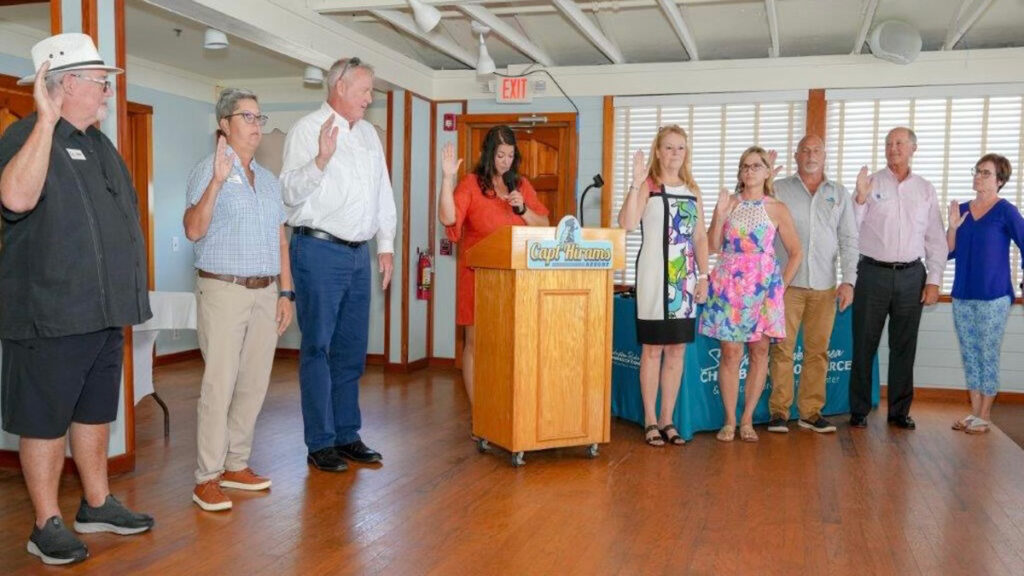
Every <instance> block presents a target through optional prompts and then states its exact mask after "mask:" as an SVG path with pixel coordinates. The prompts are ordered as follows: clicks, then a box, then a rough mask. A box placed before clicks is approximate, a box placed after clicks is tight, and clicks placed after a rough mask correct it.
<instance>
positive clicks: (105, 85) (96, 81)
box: [68, 74, 111, 92]
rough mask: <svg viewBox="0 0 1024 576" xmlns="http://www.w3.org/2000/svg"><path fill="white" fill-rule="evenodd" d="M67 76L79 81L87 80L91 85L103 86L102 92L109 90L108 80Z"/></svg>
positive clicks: (78, 75)
mask: <svg viewBox="0 0 1024 576" xmlns="http://www.w3.org/2000/svg"><path fill="white" fill-rule="evenodd" d="M68 76H74V77H75V78H78V79H80V80H87V81H89V82H92V83H93V84H99V85H100V86H103V91H104V92H106V91H108V90H110V85H111V82H110V80H109V79H108V78H104V79H103V80H99V79H97V78H89V77H88V76H83V75H82V74H68Z"/></svg>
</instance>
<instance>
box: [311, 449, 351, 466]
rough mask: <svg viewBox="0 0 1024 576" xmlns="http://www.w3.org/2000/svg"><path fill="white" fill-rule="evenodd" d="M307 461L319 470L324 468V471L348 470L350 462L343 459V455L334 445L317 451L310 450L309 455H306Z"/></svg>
mask: <svg viewBox="0 0 1024 576" xmlns="http://www.w3.org/2000/svg"><path fill="white" fill-rule="evenodd" d="M306 461H307V462H309V463H310V464H312V465H313V467H314V468H316V469H317V470H323V471H324V472H344V471H345V470H348V464H346V463H345V461H344V460H342V459H341V456H339V455H338V452H337V451H336V450H335V449H334V447H333V446H329V447H327V448H321V449H320V450H317V451H316V452H310V453H309V456H306Z"/></svg>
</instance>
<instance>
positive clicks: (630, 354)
mask: <svg viewBox="0 0 1024 576" xmlns="http://www.w3.org/2000/svg"><path fill="white" fill-rule="evenodd" d="M635 310H636V300H634V299H633V298H628V297H619V296H617V297H616V298H615V324H614V334H613V338H612V415H613V416H618V417H619V418H624V419H626V420H630V421H632V422H636V423H638V424H643V421H644V412H643V403H642V402H641V399H640V380H639V370H640V344H638V343H637V341H636V312H635ZM802 340H803V337H802V335H801V337H800V338H799V339H798V340H797V348H796V353H795V355H794V356H795V362H794V367H793V371H794V373H795V374H796V376H795V379H796V386H797V388H799V386H800V368H801V364H802V357H803V343H802ZM828 354H829V371H828V376H827V382H826V399H827V400H826V402H825V408H824V409H823V410H822V413H823V414H825V415H832V414H845V413H847V412H849V411H850V400H849V396H848V393H847V391H848V389H849V383H850V368H851V366H852V360H853V314H852V308H847V309H846V311H845V312H841V313H837V314H836V321H835V326H834V327H833V328H832V339H831V342H830V346H829V353H828ZM718 358H719V349H718V341H717V340H713V339H711V338H706V337H704V336H701V335H699V334H698V335H697V339H696V341H695V342H693V343H691V344H689V345H687V346H686V359H685V361H684V365H683V381H682V386H681V387H680V390H679V399H678V401H677V402H676V409H675V416H674V418H673V421H674V422H675V425H676V428H678V429H679V433H680V434H681V435H682V436H683V437H684V438H686V439H687V440H689V439H690V438H692V437H693V434H694V433H695V432H702V431H709V430H718V429H719V428H721V427H722V425H723V424H724V422H725V418H724V415H723V413H722V398H721V396H720V392H719V390H718ZM747 362H748V358H747V356H746V355H744V357H743V361H742V364H741V366H740V399H739V405H738V406H737V417H738V415H739V414H740V413H741V412H742V410H743V389H744V379H745V377H746V372H747ZM872 381H873V382H872V391H871V402H872V405H875V406H877V405H878V398H879V386H878V358H875V362H874V371H873V376H872ZM769 396H771V378H769V379H768V383H767V384H766V386H765V391H764V393H763V394H762V395H761V400H760V402H758V405H757V409H756V410H755V411H754V422H767V421H768V418H769V413H768V398H769ZM794 398H795V396H794ZM659 405H660V398H659ZM791 416H792V417H793V418H797V417H798V415H797V411H796V402H795V401H794V402H793V409H792V412H791Z"/></svg>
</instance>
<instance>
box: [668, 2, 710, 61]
mask: <svg viewBox="0 0 1024 576" xmlns="http://www.w3.org/2000/svg"><path fill="white" fill-rule="evenodd" d="M658 5H659V6H661V11H662V12H664V13H665V16H666V17H668V23H669V24H671V25H672V29H673V30H675V32H676V36H679V40H680V41H681V42H682V43H683V49H684V50H686V53H687V54H689V56H690V60H693V61H697V60H700V57H698V56H697V43H696V42H694V40H693V34H691V33H690V28H689V26H687V25H686V20H683V13H682V12H680V11H679V6H676V3H675V0H658Z"/></svg>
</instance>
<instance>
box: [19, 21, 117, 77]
mask: <svg viewBox="0 0 1024 576" xmlns="http://www.w3.org/2000/svg"><path fill="white" fill-rule="evenodd" d="M44 62H49V63H50V69H49V70H48V71H47V72H46V74H47V75H50V74H53V73H55V72H68V71H70V70H106V71H107V72H110V73H111V74H121V73H122V72H124V70H122V69H120V68H116V67H114V66H107V65H106V63H105V62H103V58H100V53H99V51H97V50H96V45H95V44H93V42H92V37H90V36H89V35H88V34H77V33H76V34H57V35H56V36H50V37H49V38H45V39H43V40H40V41H39V42H37V43H36V45H35V46H33V47H32V64H34V65H35V71H36V72H39V68H40V67H42V65H43V63H44ZM35 77H36V74H35V72H33V73H32V74H30V75H28V76H25V77H24V78H21V79H19V80H18V84H19V85H21V86H25V85H27V84H31V83H33V82H34V81H35Z"/></svg>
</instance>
